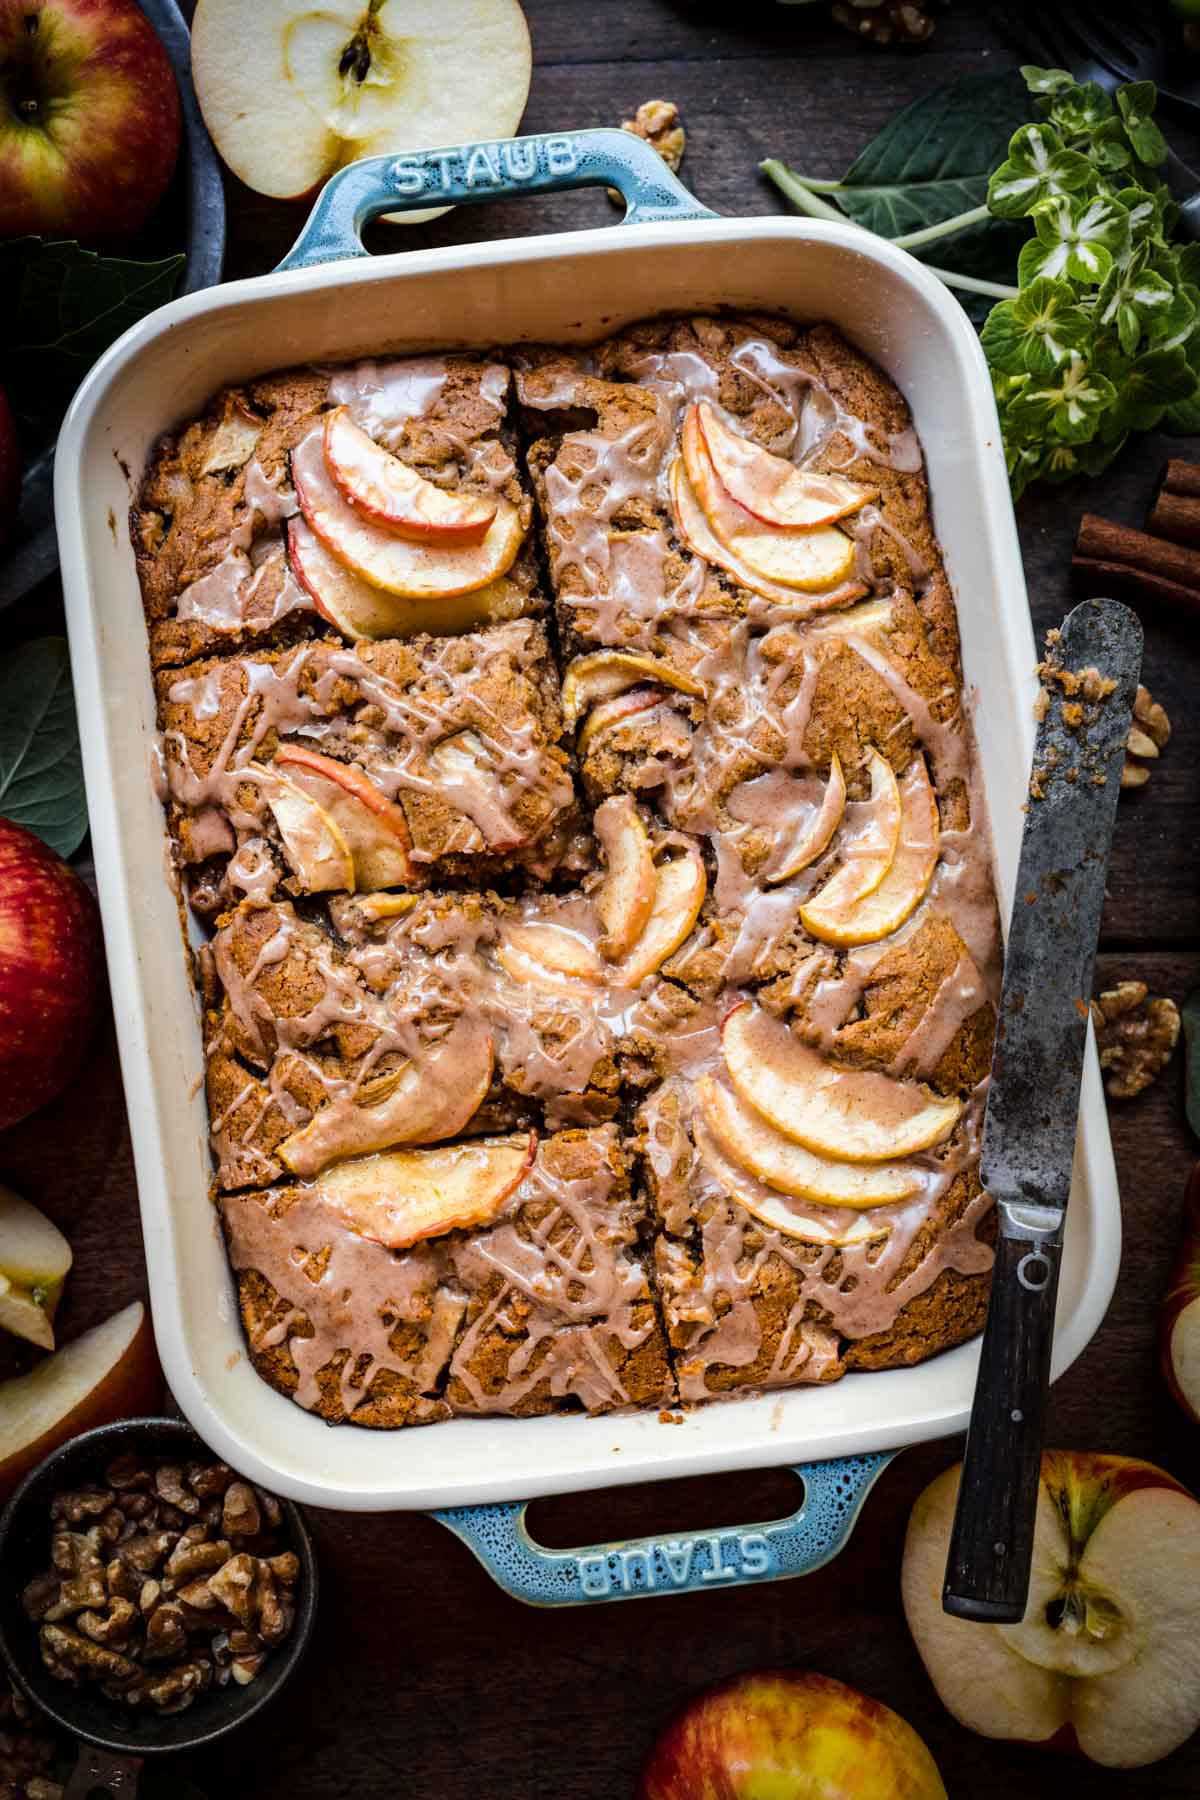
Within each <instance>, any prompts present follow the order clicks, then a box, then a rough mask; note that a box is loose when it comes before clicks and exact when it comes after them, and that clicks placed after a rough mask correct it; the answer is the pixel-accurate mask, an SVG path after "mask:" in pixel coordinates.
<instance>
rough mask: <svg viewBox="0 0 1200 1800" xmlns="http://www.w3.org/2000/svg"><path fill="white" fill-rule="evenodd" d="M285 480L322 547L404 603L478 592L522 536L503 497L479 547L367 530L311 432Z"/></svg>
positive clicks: (505, 565)
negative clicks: (289, 480) (419, 540)
mask: <svg viewBox="0 0 1200 1800" xmlns="http://www.w3.org/2000/svg"><path fill="white" fill-rule="evenodd" d="M292 481H293V484H294V485H295V489H296V498H297V499H298V500H299V502H300V510H301V512H302V513H303V514H304V517H305V519H306V520H307V522H308V524H309V526H310V527H311V529H312V530H313V531H314V532H315V533H316V534H317V536H318V537H319V538H320V540H321V542H322V543H323V544H324V545H325V548H326V549H327V550H329V551H330V552H331V553H332V554H333V555H334V556H336V557H337V559H338V561H339V562H342V563H344V564H345V566H346V567H347V568H348V569H352V570H353V572H354V573H355V574H356V575H360V576H361V577H362V579H363V580H364V581H369V582H370V583H371V585H372V587H377V588H382V589H383V590H384V592H385V593H388V594H400V595H402V596H404V597H405V598H408V599H413V600H431V599H438V600H442V599H451V598H453V597H454V596H455V595H458V594H466V593H470V592H472V591H473V590H474V589H476V588H482V587H486V586H487V585H488V583H489V582H492V581H495V580H496V579H497V577H499V576H501V575H503V574H504V572H505V570H506V569H509V568H511V567H512V564H513V563H514V562H515V560H516V556H517V552H518V551H519V550H520V548H521V544H522V541H523V540H524V537H525V527H524V525H523V524H522V523H521V515H520V512H519V511H518V510H517V508H516V507H515V506H514V505H513V504H512V502H511V501H510V500H505V499H503V498H500V499H498V500H497V502H496V517H495V518H494V519H493V521H492V523H491V525H490V526H489V527H488V531H487V535H486V536H485V538H484V539H483V541H482V543H479V544H467V545H460V546H458V547H457V548H455V547H453V546H446V547H445V548H441V547H437V546H435V545H433V544H429V543H420V544H416V543H412V542H411V541H410V540H409V539H407V538H401V537H397V536H396V535H395V533H394V532H391V531H385V530H384V529H383V528H382V526H379V525H372V524H371V523H370V522H369V521H368V520H366V519H364V518H362V517H361V515H360V514H359V513H357V512H356V511H355V510H354V508H353V507H352V506H351V504H350V502H349V501H348V500H346V499H344V498H343V496H342V495H341V493H340V492H339V491H338V488H337V485H336V483H335V482H334V480H333V477H332V476H331V475H330V473H329V471H328V469H327V468H326V466H325V456H324V453H323V450H322V433H321V431H320V430H319V429H317V430H314V431H310V432H309V434H308V436H307V437H306V438H305V439H304V440H303V442H302V443H300V444H298V445H297V447H296V449H295V450H293V452H292Z"/></svg>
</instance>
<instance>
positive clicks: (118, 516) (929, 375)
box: [56, 219, 1120, 1509]
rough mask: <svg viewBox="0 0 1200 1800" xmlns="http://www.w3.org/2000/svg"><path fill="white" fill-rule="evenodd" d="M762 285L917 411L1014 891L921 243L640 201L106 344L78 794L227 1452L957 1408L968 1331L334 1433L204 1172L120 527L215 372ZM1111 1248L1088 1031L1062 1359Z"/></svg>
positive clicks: (470, 1498) (969, 481)
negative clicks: (856, 352)
mask: <svg viewBox="0 0 1200 1800" xmlns="http://www.w3.org/2000/svg"><path fill="white" fill-rule="evenodd" d="M714 305H731V306H739V307H745V306H759V307H766V308H770V309H774V310H779V311H783V312H786V313H789V314H791V315H792V316H793V317H795V318H797V319H800V320H816V319H830V320H832V321H833V322H834V323H836V324H837V325H839V326H840V327H841V328H842V329H843V330H844V331H845V332H846V333H847V335H848V336H849V337H850V338H852V339H853V340H854V342H855V343H856V344H858V345H859V346H860V347H861V348H862V349H863V350H864V351H866V352H867V354H868V355H870V356H872V357H874V358H875V359H876V360H877V361H878V362H879V363H881V364H882V366H883V367H884V368H885V369H886V370H887V371H888V372H889V374H890V375H891V376H892V377H893V378H894V379H895V380H896V382H897V383H898V384H899V386H900V387H901V389H902V390H903V392H904V393H905V395H906V396H907V398H908V400H909V403H910V405H911V406H912V409H913V413H914V416H915V423H916V428H917V431H918V432H919V434H920V438H921V441H922V444H923V447H924V451H925V456H926V460H927V463H928V468H929V474H930V478H931V483H932V491H933V498H934V514H935V524H936V527H937V530H938V533H939V535H940V537H941V541H942V544H943V546H944V549H945V553H946V561H947V564H948V567H949V572H950V576H951V579H952V581H953V585H954V590H955V594H956V597H957V601H958V610H959V620H960V624H961V630H962V640H963V655H964V661H965V666H966V676H967V681H968V684H969V686H970V688H971V689H972V691H973V693H974V695H975V699H976V705H975V729H976V734H977V739H978V744H979V750H980V754H981V757H982V763H983V772H984V779H985V785H986V789H987V793H988V798H989V805H990V809H991V815H992V824H993V831H994V837H995V846H996V854H997V862H998V874H999V883H1000V891H1001V900H1002V905H1003V908H1004V911H1005V914H1006V915H1007V910H1008V906H1009V903H1010V901H1011V897H1012V886H1013V880H1014V877H1015V871H1016V866H1017V857H1018V849H1019V841H1020V828H1021V821H1022V814H1021V811H1020V802H1021V799H1022V796H1023V792H1024V783H1025V772H1026V770H1027V768H1028V764H1029V758H1030V754H1031V749H1032V739H1033V714H1032V700H1033V694H1034V691H1035V678H1034V672H1033V669H1034V644H1033V638H1032V634H1031V631H1030V626H1029V620H1028V613H1027V606H1026V596H1025V585H1024V580H1023V575H1022V568H1021V561H1020V554H1019V550H1018V546H1017V539H1016V532H1015V528H1014V524H1013V518H1012V510H1011V506H1010V503H1009V497H1008V488H1007V482H1006V478H1005V472H1004V462H1003V457H1002V454H1001V449H1000V444H999V437H998V430H997V425H996V416H995V411H994V407H993V404H992V398H991V392H990V388H989V385H988V379H987V373H986V369H985V365H984V361H983V357H982V355H981V353H980V350H979V347H978V343H977V341H976V338H975V334H974V332H973V331H972V329H971V327H970V326H969V324H968V323H967V321H966V319H965V318H964V316H963V314H962V313H961V311H960V310H959V308H958V306H957V303H956V302H955V301H954V300H953V299H952V298H951V296H950V295H948V294H947V292H946V291H945V289H944V288H942V287H941V286H940V285H939V283H938V282H937V281H936V280H935V279H934V278H933V277H931V276H929V275H928V274H927V273H926V272H925V271H924V270H922V269H921V268H920V266H919V265H918V264H917V263H915V262H914V261H913V260H912V259H911V258H910V257H907V256H905V255H903V254H902V253H900V252H896V251H892V250H890V249H889V248H888V247H887V246H886V245H883V244H881V243H880V242H879V240H877V239H868V238H867V237H866V236H865V234H863V233H860V232H858V231H857V230H855V229H854V228H853V227H849V226H847V227H840V226H827V225H821V224H818V225H812V224H809V223H806V222H798V221H790V220H778V219H764V220H751V221H736V220H720V221H715V222H712V223H709V222H701V223H687V224H674V225H652V226H635V227H625V228H614V229H612V230H610V231H591V232H585V233H581V234H579V235H577V236H570V237H564V236H554V237H542V238H530V239H523V240H518V241H516V242H512V243H505V244H486V245H481V246H478V247H473V248H467V249H453V250H431V251H417V252H408V253H405V254H402V255H397V256H395V257H391V258H388V259H379V260H376V261H373V262H368V261H362V262H358V263H344V264H337V265H332V266H325V267H323V268H319V269H315V270H311V271H309V270H302V271H294V272H291V273H288V274H285V275H270V276H265V277H262V278H259V279H257V280H255V281H252V282H243V283H236V284H231V285H229V286H227V287H222V288H219V289H215V290H211V291H209V292H206V293H200V294H196V295H193V296H191V297H189V298H187V299H184V300H181V301H178V302H176V303H175V304H173V305H171V306H169V307H166V308H164V309H163V310H162V311H161V312H159V313H156V314H154V315H153V316H152V317H151V318H149V319H147V320H145V321H144V322H143V323H142V324H141V325H139V326H137V327H135V329H134V330H133V331H131V332H130V333H129V334H128V335H127V336H126V337H125V338H123V339H122V340H121V342H120V343H119V344H117V345H116V346H115V347H114V348H113V350H111V351H110V352H109V353H108V355H107V356H106V357H104V358H103V360H102V361H101V362H100V364H99V365H98V366H97V368H96V369H95V371H94V372H93V374H92V375H91V377H90V378H89V380H88V381H87V382H86V383H85V385H84V387H83V389H82V390H81V392H80V394H79V396H78V397H77V399H76V402H75V405H74V406H73V408H72V410H71V413H70V416H69V418H68V420H67V423H66V425H65V427H64V430H63V434H62V438H61V441H60V448H59V455H58V470H57V487H56V503H57V511H58V530H59V538H60V544H61V548H62V560H63V576H64V583H65V587H66V595H67V610H68V619H69V625H70V635H71V651H72V663H73V667H74V673H75V683H76V692H77V696H78V702H79V713H80V724H81V728H82V733H83V744H84V761H85V768H86V773H87V786H88V802H89V808H90V813H91V820H92V833H93V840H94V846H95V856H96V868H97V876H98V880H99V886H100V898H101V904H102V908H103V914H104V927H105V940H106V944H107V950H108V959H109V966H110V971H111V977H112V993H113V1003H114V1007H115V1010H116V1019H117V1028H118V1034H119V1039H120V1049H121V1063H122V1069H123V1073H124V1079H125V1093H126V1098H127V1102H128V1106H129V1113H130V1120H131V1125H132V1131H133V1141H134V1151H135V1156H136V1163H137V1178H138V1191H139V1198H140V1203H141V1211H142V1221H143V1227H144V1232H145V1240H146V1254H147V1261H148V1265H149V1271H150V1285H151V1297H152V1303H153V1313H154V1324H155V1329H156V1332H157V1336H158V1343H159V1348H160V1351H161V1354H162V1360H163V1364H164V1367H165V1369H166V1373H167V1377H168V1379H169V1381H170V1384H171V1388H172V1390H173V1392H174V1394H175V1396H176V1398H177V1399H178V1401H179V1404H180V1405H181V1406H182V1408H183V1410H184V1412H185V1413H186V1414H187V1416H188V1418H189V1419H190V1420H191V1422H192V1424H193V1425H194V1426H195V1428H196V1429H197V1431H199V1432H200V1433H201V1435H202V1436H203V1437H204V1438H205V1439H206V1440H207V1441H208V1442H209V1443H210V1444H211V1445H212V1447H213V1448H214V1449H215V1450H216V1451H218V1452H219V1453H220V1454H221V1455H223V1456H226V1457H227V1458H228V1459H229V1461H230V1462H232V1463H234V1464H235V1465H236V1466H237V1467H238V1468H240V1469H242V1470H244V1471H245V1472H246V1473H248V1474H250V1475H252V1476H254V1477H255V1478H257V1479H260V1480H262V1481H264V1482H265V1483H267V1484H268V1485H269V1486H271V1487H273V1488H274V1489H276V1490H277V1491H278V1492H280V1493H284V1494H287V1495H290V1496H292V1497H293V1498H295V1499H298V1500H307V1501H312V1502H315V1503H317V1504H322V1505H328V1506H340V1507H351V1508H365V1509H377V1508H382V1507H426V1506H444V1505H455V1504H465V1503H471V1502H478V1501H488V1500H500V1499H513V1498H520V1497H525V1496H530V1495H534V1494H544V1493H555V1492H562V1491H566V1490H570V1489H575V1488H587V1487H600V1486H605V1485H608V1484H611V1483H614V1482H628V1481H636V1480H643V1479H646V1478H648V1477H667V1476H677V1475H688V1474H697V1473H701V1472H705V1471H712V1470H716V1469H729V1468H751V1467H756V1466H762V1465H765V1464H769V1463H789V1462H790V1463H798V1462H804V1461H809V1460H815V1459H818V1458H824V1457H830V1456H839V1455H847V1454H851V1453H854V1452H858V1451H864V1450H872V1449H885V1448H892V1447H896V1446H899V1445H902V1444H906V1443H913V1442H916V1441H918V1440H920V1439H923V1438H929V1437H936V1436H939V1435H942V1434H944V1433H947V1432H950V1431H953V1430H956V1429H958V1428H960V1427H961V1426H963V1425H964V1424H965V1421H966V1415H967V1412H968V1410H969V1405H970V1397H971V1389H972V1384H973V1380H974V1374H975V1364H976V1358H977V1350H976V1347H975V1346H974V1345H966V1346H963V1347H961V1348H960V1349H958V1350H955V1351H952V1352H949V1353H948V1354H946V1355H943V1356H940V1357H937V1358H935V1359H934V1360H933V1361H931V1362H929V1363H926V1364H923V1365H920V1366H918V1367H916V1368H913V1369H897V1370H889V1371H887V1372H885V1373H880V1374H870V1375H852V1376H849V1377H847V1378H846V1379H845V1380H844V1381H842V1382H839V1383H836V1384H834V1385H833V1386H831V1387H825V1388H818V1389H805V1388H799V1389H796V1390H794V1391H791V1392H787V1393H774V1394H768V1395H766V1396H764V1397H762V1398H758V1399H752V1400H741V1401H737V1402H730V1403H724V1404H714V1405H711V1406H708V1407H705V1408H701V1409H699V1410H697V1411H696V1412H694V1413H692V1414H690V1415H689V1416H688V1417H687V1418H686V1419H685V1421H684V1423H683V1424H681V1425H663V1424H660V1422H659V1420H658V1418H657V1415H656V1414H654V1413H648V1414H638V1415H634V1416H631V1417H621V1418H599V1419H593V1418H586V1417H580V1416H574V1415H572V1416H568V1417H563V1418H560V1417H550V1418H544V1419H529V1420H520V1421H515V1420H505V1419H495V1420H471V1419H463V1420H455V1421H452V1422H450V1423H447V1424H443V1425H434V1426H430V1427H426V1428H423V1429H420V1430H411V1431H402V1432H394V1433H388V1432H370V1431H365V1430H361V1429H355V1428H341V1429H337V1430H331V1429H330V1428H329V1427H328V1426H326V1425H325V1424H323V1423H322V1422H321V1421H320V1420H319V1419H317V1418H315V1417H311V1416H309V1415H307V1414H305V1413H303V1412H301V1411H300V1410H299V1409H298V1408H297V1407H295V1406H294V1405H292V1404H291V1402H289V1401H287V1400H285V1399H283V1398H282V1397H281V1396H279V1395H278V1394H276V1393H274V1392H273V1391H272V1390H271V1389H270V1388H269V1387H267V1386H266V1384H265V1383H264V1382H262V1381H260V1379H259V1378H258V1376H257V1375H256V1374H255V1373H254V1371H253V1369H252V1367H251V1365H250V1363H249V1361H248V1360H247V1357H246V1354H245V1350H244V1346H243V1342H242V1337H241V1332H240V1328H239V1324H238V1320H237V1314H236V1308H235V1304H234V1294H233V1286H232V1282H231V1278H230V1275H229V1271H228V1267H227V1264H226V1261H225V1255H224V1251H223V1248H222V1244H221V1240H220V1235H219V1231H218V1226H217V1221H216V1216H215V1213H214V1211H213V1208H212V1205H211V1203H210V1200H209V1195H208V1184H209V1160H208V1151H207V1147H206V1117H205V1106H204V1097H203V1092H202V1088H201V1073H202V1057H201V1046H200V1033H199V1028H198V1021H197V1010H196V1002H195V999H194V997H193V994H192V990H191V987H190V984H189V981H188V975H187V969H186V966H185V959H184V956H183V952H182V944H181V937H180V925H179V915H178V910H177V903H176V898H175V894H174V891H173V888H172V886H171V885H170V882H169V875H168V851H167V842H166V837H165V833H164V826H163V815H162V811H161V808H160V806H159V802H158V800H157V799H156V798H155V794H154V790H153V787H152V783H151V742H152V733H153V730H154V705H153V695H152V690H151V682H150V674H149V665H148V661H147V653H146V634H145V629H144V625H143V622H142V614H141V605H140V598H139V593H138V583H137V579H136V575H135V571H134V561H133V555H132V551H131V548H130V545H129V540H128V534H127V529H126V512H127V508H128V505H129V500H130V494H131V488H132V485H133V484H134V483H135V482H136V480H137V478H138V476H139V474H140V471H141V469H142V467H143V465H144V463H145V459H146V456H147V454H148V452H149V450H150V447H151V445H152V444H153V442H154V440H155V438H156V437H157V436H158V434H159V433H160V432H161V431H163V430H164V429H166V428H167V427H168V426H170V425H172V424H174V423H175V422H176V421H178V420H179V419H180V418H182V417H185V416H186V415H188V414H190V413H192V412H194V411H196V410H198V409H199V407H200V406H201V405H202V403H203V402H204V400H205V398H206V397H207V396H208V395H209V394H210V393H211V392H212V390H213V389H214V388H216V387H217V386H219V385H220V384H221V383H222V382H225V381H229V380H233V379H238V378H242V377H245V376H248V375H250V374H254V373H258V372H262V371H265V370H268V369H275V368H280V367H283V366H285V365H286V364H288V363H293V362H299V361H305V360H325V359H343V358H350V357H355V356H360V355H366V354H375V353H378V352H380V351H381V350H392V351H397V352H405V351H409V350H412V351H418V350H422V349H429V348H437V347H449V346H453V345H458V344H463V345H481V344H488V343H506V342H515V341H517V340H520V339H526V340H529V339H539V338H540V339H549V340H555V339H557V340H561V341H581V340H587V339H589V338H594V337H597V336H599V335H601V334H602V333H604V332H605V331H608V330H611V329H613V328H615V327H616V326H619V325H622V324H624V323H626V322H628V321H630V320H632V319H635V318H639V317H642V316H644V315H646V314H649V313H654V312H665V311H672V310H680V309H682V310H688V309H693V310H695V309H700V308H703V307H707V306H714ZM1119 1248H1120V1216H1119V1207H1118V1200H1117V1189H1116V1178H1115V1172H1114V1168H1113V1162H1112V1152H1111V1148H1110V1144H1109V1137H1108V1127H1107V1121H1106V1117H1105V1111H1104V1101H1103V1094H1102V1090H1101V1085H1100V1078H1099V1070H1098V1067H1097V1064H1096V1059H1095V1052H1094V1049H1093V1050H1090V1051H1089V1057H1088V1063H1087V1066H1086V1069H1085V1073H1084V1084H1083V1106H1082V1113H1081V1125H1080V1132H1079V1142H1078V1145H1077V1150H1076V1171H1075V1186H1074V1190H1073V1205H1072V1207H1071V1211H1070V1215H1069V1223H1068V1228H1067V1245H1066V1255H1065V1258H1064V1262H1063V1273H1062V1285H1061V1290H1060V1294H1059V1304H1058V1337H1057V1343H1056V1354H1055V1372H1056V1373H1060V1372H1061V1371H1062V1370H1063V1369H1064V1368H1065V1367H1066V1366H1067V1365H1068V1364H1069V1363H1070V1362H1071V1361H1073V1360H1074V1358H1075V1357H1077V1356H1078V1355H1079V1353H1080V1351H1081V1350H1082V1349H1083V1347H1084V1345H1085V1344H1086V1343H1087V1341H1088V1339H1089V1338H1090V1337H1091V1335H1092V1333H1093V1332H1094V1331H1095V1329H1096V1327H1097V1325H1098V1324H1099V1322H1100V1319H1101V1317H1102V1315H1103V1313H1104V1310H1105V1308H1106V1306H1107V1304H1108V1300H1109V1297H1110V1295H1111V1292H1112V1286H1113V1282H1114V1280H1115V1276H1116V1268H1117V1261H1118V1256H1119Z"/></svg>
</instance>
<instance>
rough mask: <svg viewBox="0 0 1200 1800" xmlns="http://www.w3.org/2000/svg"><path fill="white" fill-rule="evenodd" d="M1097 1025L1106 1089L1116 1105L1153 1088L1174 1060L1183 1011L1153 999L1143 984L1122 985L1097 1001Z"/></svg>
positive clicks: (1162, 998) (1094, 1012)
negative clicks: (1180, 1014) (1172, 1058)
mask: <svg viewBox="0 0 1200 1800" xmlns="http://www.w3.org/2000/svg"><path fill="white" fill-rule="evenodd" d="M1092 1023H1093V1025H1094V1026H1095V1028H1096V1042H1097V1044H1098V1045H1099V1048H1100V1067H1101V1068H1102V1069H1104V1070H1106V1071H1109V1073H1108V1076H1107V1079H1106V1081H1105V1084H1104V1085H1105V1087H1106V1088H1107V1090H1108V1092H1109V1093H1110V1094H1111V1095H1112V1097H1113V1099H1114V1100H1129V1099H1131V1098H1132V1097H1133V1095H1134V1094H1140V1093H1141V1092H1142V1091H1143V1089H1145V1088H1148V1087H1149V1086H1150V1083H1151V1082H1152V1081H1153V1080H1154V1078H1155V1077H1156V1076H1157V1075H1158V1074H1159V1073H1160V1072H1161V1071H1162V1070H1163V1069H1164V1068H1165V1067H1166V1065H1167V1063H1168V1062H1170V1060H1171V1053H1172V1051H1173V1050H1174V1048H1175V1046H1176V1044H1177V1043H1178V1042H1179V1009H1178V1007H1177V1006H1176V1005H1175V1002H1174V1001H1173V1000H1168V999H1167V998H1165V996H1162V995H1156V996H1155V997H1154V998H1153V999H1151V997H1150V993H1149V989H1148V988H1147V986H1146V984H1145V982H1144V981H1119V982H1118V983H1117V985H1116V987H1114V988H1107V989H1106V990H1105V992H1104V993H1102V994H1099V995H1097V997H1096V999H1094V1000H1093V1001H1092Z"/></svg>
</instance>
